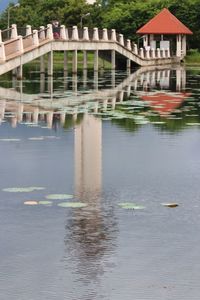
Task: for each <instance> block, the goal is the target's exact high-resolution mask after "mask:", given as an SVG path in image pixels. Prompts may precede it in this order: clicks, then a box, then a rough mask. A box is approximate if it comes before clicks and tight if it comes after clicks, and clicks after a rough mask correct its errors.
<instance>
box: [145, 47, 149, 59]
mask: <svg viewBox="0 0 200 300" xmlns="http://www.w3.org/2000/svg"><path fill="white" fill-rule="evenodd" d="M146 58H147V59H149V58H150V53H149V49H146Z"/></svg>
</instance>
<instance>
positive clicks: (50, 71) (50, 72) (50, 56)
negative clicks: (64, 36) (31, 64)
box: [47, 50, 53, 76]
mask: <svg viewBox="0 0 200 300" xmlns="http://www.w3.org/2000/svg"><path fill="white" fill-rule="evenodd" d="M47 74H48V76H53V51H52V50H51V51H50V52H49V53H48V73H47Z"/></svg>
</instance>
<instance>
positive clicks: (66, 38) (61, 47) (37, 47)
mask: <svg viewBox="0 0 200 300" xmlns="http://www.w3.org/2000/svg"><path fill="white" fill-rule="evenodd" d="M18 31H19V30H18V29H17V26H16V25H15V24H13V25H12V27H11V28H10V29H6V30H3V31H0V75H2V74H4V73H6V72H9V71H11V70H17V76H18V77H19V78H22V66H23V65H24V64H26V63H28V62H30V61H32V60H34V59H36V58H39V57H40V71H41V72H42V73H43V72H44V71H45V65H44V55H45V54H48V75H49V76H52V75H53V51H64V62H63V63H64V70H66V69H67V60H68V59H67V54H68V51H72V52H73V62H72V71H73V73H74V74H76V73H77V64H78V57H77V52H78V51H83V54H84V55H83V57H84V58H83V69H87V51H93V52H94V71H98V68H99V65H98V57H99V52H100V51H110V53H111V55H110V57H111V66H112V69H115V68H116V63H117V56H116V53H117V54H119V55H121V56H122V57H123V58H124V59H126V62H127V68H128V69H129V68H131V62H132V63H134V64H137V65H139V66H155V65H166V64H173V63H179V62H180V59H181V58H180V57H172V56H171V54H170V50H169V49H165V50H164V49H151V50H149V49H147V50H145V49H144V48H140V49H138V47H137V45H136V44H134V43H132V42H131V41H130V40H126V39H125V38H124V36H123V35H122V34H117V33H116V31H115V29H111V30H107V29H102V30H100V29H98V28H93V29H88V28H87V27H84V28H83V29H78V28H77V26H73V27H72V28H65V26H64V25H61V26H60V27H59V34H57V35H55V34H54V32H53V28H52V25H51V24H48V25H47V27H43V26H41V27H40V29H39V30H32V29H31V26H29V25H27V26H26V28H25V29H24V30H23V32H22V35H18Z"/></svg>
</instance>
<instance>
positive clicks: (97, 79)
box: [94, 71, 99, 91]
mask: <svg viewBox="0 0 200 300" xmlns="http://www.w3.org/2000/svg"><path fill="white" fill-rule="evenodd" d="M98 89H99V73H98V72H97V71H95V72H94V90H95V91H98Z"/></svg>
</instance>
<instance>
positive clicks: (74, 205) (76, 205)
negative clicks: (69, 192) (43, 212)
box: [58, 202, 87, 208]
mask: <svg viewBox="0 0 200 300" xmlns="http://www.w3.org/2000/svg"><path fill="white" fill-rule="evenodd" d="M58 206H60V207H71V208H83V207H86V206H87V204H85V203H82V202H62V203H58Z"/></svg>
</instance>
